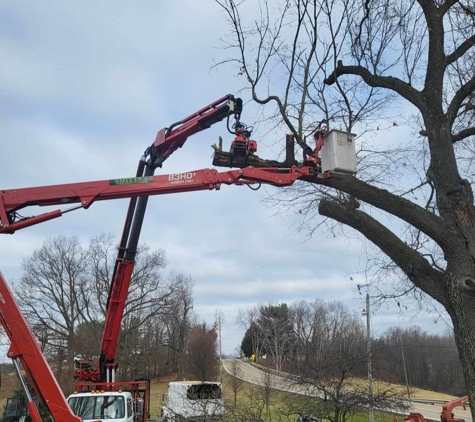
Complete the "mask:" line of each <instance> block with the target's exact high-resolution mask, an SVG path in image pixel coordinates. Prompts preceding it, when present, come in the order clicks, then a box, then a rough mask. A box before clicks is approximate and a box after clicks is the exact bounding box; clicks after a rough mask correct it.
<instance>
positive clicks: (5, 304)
mask: <svg viewBox="0 0 475 422" xmlns="http://www.w3.org/2000/svg"><path fill="white" fill-rule="evenodd" d="M0 311H1V312H0V324H1V325H2V326H3V329H4V330H5V333H6V334H7V336H8V338H9V340H10V348H9V349H8V353H7V356H8V357H9V358H11V359H12V360H13V363H14V365H15V368H16V370H17V374H18V376H19V378H20V381H21V382H22V384H24V381H23V378H22V375H21V371H20V369H19V366H18V362H20V363H21V364H22V367H23V369H24V370H25V372H26V374H27V376H28V379H29V380H30V382H31V384H32V387H33V388H34V389H35V392H36V394H37V395H38V397H40V398H41V399H42V402H43V403H44V404H46V406H47V407H48V409H49V411H50V413H51V415H52V416H53V419H54V421H55V422H82V419H81V418H79V417H77V416H76V415H74V414H73V412H72V411H71V409H70V407H69V405H68V403H67V402H66V399H65V398H64V396H63V394H62V392H61V388H60V387H59V385H58V383H57V382H56V379H55V377H54V375H53V373H52V372H51V369H50V367H49V365H48V362H46V359H45V358H44V356H43V354H42V353H41V349H40V347H39V345H38V343H37V342H36V339H35V337H34V335H33V333H32V332H31V331H30V328H29V327H28V324H27V322H26V321H25V318H24V317H23V315H22V314H21V312H20V309H19V308H18V305H17V303H16V302H15V299H14V298H13V295H12V294H11V292H10V289H9V288H8V285H7V283H6V281H5V279H4V278H3V275H2V274H1V273H0ZM24 391H25V393H27V391H28V390H27V389H24ZM27 400H28V404H27V407H28V411H29V413H30V415H31V418H32V420H33V422H41V418H40V415H39V413H38V409H37V408H36V405H35V403H34V402H33V401H32V400H31V397H28V395H27Z"/></svg>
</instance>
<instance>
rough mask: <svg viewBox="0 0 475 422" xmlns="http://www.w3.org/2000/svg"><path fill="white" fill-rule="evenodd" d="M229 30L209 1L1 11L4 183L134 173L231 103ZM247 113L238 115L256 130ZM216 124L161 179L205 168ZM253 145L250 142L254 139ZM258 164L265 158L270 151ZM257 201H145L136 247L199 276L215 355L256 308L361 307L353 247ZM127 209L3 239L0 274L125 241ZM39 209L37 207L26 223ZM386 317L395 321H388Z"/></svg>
mask: <svg viewBox="0 0 475 422" xmlns="http://www.w3.org/2000/svg"><path fill="white" fill-rule="evenodd" d="M228 31H229V27H228V25H227V24H226V22H225V21H224V19H222V14H221V11H220V10H219V8H218V7H217V6H216V4H215V3H214V2H211V1H210V2H202V1H200V2H198V1H196V0H187V1H180V2H157V1H156V2H147V1H135V2H130V1H125V0H120V1H118V0H114V1H112V0H109V1H101V2H74V1H60V0H57V1H53V0H50V1H44V2H37V1H33V0H29V1H22V2H3V3H2V4H0V61H1V63H2V66H1V69H0V127H1V128H2V150H3V152H2V154H1V155H0V175H1V187H2V188H3V189H5V188H14V187H26V186H38V185H47V184H59V183H70V182H76V181H87V180H96V179H110V178H115V177H125V176H131V175H133V174H134V173H135V168H136V164H137V161H138V159H139V158H140V156H141V154H142V152H143V151H144V149H145V148H146V147H147V146H148V145H150V144H151V143H152V142H153V140H154V138H155V134H156V132H157V130H159V129H161V128H162V127H164V126H167V125H169V124H170V123H172V122H175V121H177V120H180V119H182V118H183V117H185V116H187V115H189V114H190V113H192V112H193V111H195V110H198V109H200V108H201V107H203V106H204V105H206V104H208V103H209V102H211V101H213V100H215V99H217V98H219V97H221V96H222V95H224V94H227V93H236V92H237V91H238V89H239V88H240V82H241V81H240V80H239V79H237V77H236V75H235V74H233V73H232V72H231V71H230V70H229V68H228V69H224V68H223V69H221V70H218V71H210V68H211V66H212V65H213V63H214V60H217V61H219V60H221V59H223V58H225V57H227V55H228V52H226V51H222V50H220V49H216V48H215V47H217V46H219V45H220V43H219V38H220V37H222V36H224V35H225V34H226V33H227V32H228ZM255 115H256V108H255V107H254V106H252V105H247V106H246V108H245V110H244V115H243V119H244V120H245V121H246V122H248V123H253V120H255ZM220 135H221V136H223V137H224V138H225V142H227V145H229V141H230V138H231V135H229V134H228V133H227V131H226V129H225V126H224V124H223V125H217V126H216V127H213V128H212V129H210V130H208V131H206V132H203V133H200V134H198V135H196V136H194V137H193V138H192V139H190V140H189V141H188V143H187V145H186V146H185V148H183V150H180V151H177V152H176V153H175V155H174V156H173V157H172V158H170V160H169V161H168V162H167V163H166V164H165V166H164V169H163V170H160V173H174V172H182V171H189V170H192V169H199V168H206V167H209V166H210V165H211V158H210V157H211V152H212V150H211V148H210V147H209V145H210V144H211V143H213V142H215V141H216V140H217V138H218V136H220ZM256 138H257V139H259V133H256ZM259 154H260V155H262V156H269V158H273V157H274V156H275V155H274V154H275V153H274V152H273V151H272V149H271V148H267V149H266V148H261V149H260V152H259ZM262 192H265V191H260V192H257V193H256V192H251V191H250V190H249V189H247V188H245V187H228V186H223V187H222V188H221V191H220V192H198V193H189V194H180V195H171V196H160V197H156V198H153V199H151V200H150V205H149V209H148V211H147V216H146V221H145V224H144V230H143V235H142V241H143V242H145V243H148V244H150V245H152V246H153V247H156V248H164V249H166V250H167V255H168V260H169V267H168V270H170V271H183V272H185V273H188V274H190V275H191V276H193V277H194V279H195V280H196V288H195V296H196V306H195V309H196V310H197V312H198V313H199V314H200V317H201V318H203V319H206V320H208V321H212V319H213V314H214V310H215V309H216V308H219V309H221V310H223V312H224V313H225V314H226V317H227V322H226V324H225V325H224V328H223V340H224V344H223V345H224V350H225V351H226V352H232V351H233V350H234V348H235V347H236V346H237V345H238V344H239V343H240V340H241V337H242V329H240V328H239V327H237V326H236V324H235V321H234V319H235V317H236V315H237V310H238V309H239V308H240V307H246V306H250V305H252V304H255V303H258V302H264V301H269V300H270V301H286V302H289V303H290V302H292V301H294V300H301V299H312V298H315V297H319V298H323V299H329V300H330V299H339V300H343V301H345V303H347V304H349V305H350V306H352V307H355V308H357V307H360V305H358V303H362V302H361V300H360V299H359V298H357V299H355V298H354V297H355V293H354V291H353V290H354V286H355V284H356V278H355V281H353V282H350V281H349V280H348V277H347V274H348V273H351V272H354V271H355V270H357V269H359V266H360V262H359V261H360V260H361V252H360V249H359V244H358V243H357V242H356V241H351V240H347V239H338V238H337V239H333V238H326V237H322V238H320V237H319V238H315V239H313V240H311V241H307V242H305V241H304V240H305V239H304V238H303V237H302V236H301V235H298V234H296V233H295V232H294V231H293V229H292V228H291V227H292V222H293V217H292V216H286V217H283V216H277V217H276V216H274V212H273V211H272V210H270V209H267V208H265V207H264V206H263V204H262V201H261V199H262V197H263V196H262V195H261V194H260V193H262ZM126 208H127V200H119V201H111V202H105V203H97V204H94V205H93V206H92V207H91V209H89V210H86V211H84V210H80V211H76V212H75V213H73V214H68V215H65V216H64V217H62V218H60V219H58V220H55V221H51V222H48V223H44V224H41V225H39V226H36V227H32V228H28V229H25V230H24V231H20V232H18V233H16V234H15V235H14V236H3V237H2V239H1V242H2V246H3V247H2V251H3V252H2V254H1V255H0V269H2V271H3V272H4V274H5V276H6V277H7V278H8V279H14V278H16V277H19V275H20V273H21V270H20V266H21V259H22V257H25V256H28V255H29V254H31V253H32V252H33V250H34V249H35V248H38V247H39V246H41V244H42V242H43V241H44V240H45V239H46V238H47V237H50V236H55V235H58V234H65V235H78V236H80V238H81V239H82V240H83V241H84V242H85V243H86V242H87V241H88V239H89V238H90V237H91V236H93V235H95V234H97V233H99V232H100V231H105V232H111V233H115V234H116V235H117V236H119V235H120V231H121V229H122V224H123V219H124V217H125V212H126ZM41 211H45V210H38V209H35V210H34V213H39V212H41ZM391 321H394V318H392V319H391Z"/></svg>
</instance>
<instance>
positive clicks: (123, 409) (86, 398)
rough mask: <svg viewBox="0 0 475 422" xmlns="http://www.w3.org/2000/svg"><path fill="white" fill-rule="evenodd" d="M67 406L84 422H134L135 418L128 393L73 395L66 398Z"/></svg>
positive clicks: (134, 410) (112, 392) (130, 396)
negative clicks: (98, 421)
mask: <svg viewBox="0 0 475 422" xmlns="http://www.w3.org/2000/svg"><path fill="white" fill-rule="evenodd" d="M68 404H69V406H70V407H71V410H72V411H73V413H74V414H76V415H77V416H79V417H80V418H82V419H83V421H84V422H88V421H97V420H107V421H108V422H109V421H110V422H134V421H135V418H136V416H137V415H136V413H137V412H136V410H137V409H135V408H134V407H135V406H134V403H133V399H132V395H131V393H130V392H128V391H122V392H121V391H107V392H99V391H98V392H87V393H75V394H71V395H70V396H69V397H68Z"/></svg>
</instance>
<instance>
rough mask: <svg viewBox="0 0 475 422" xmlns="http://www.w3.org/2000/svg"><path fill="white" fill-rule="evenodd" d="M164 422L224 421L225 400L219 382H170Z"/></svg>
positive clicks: (163, 414)
mask: <svg viewBox="0 0 475 422" xmlns="http://www.w3.org/2000/svg"><path fill="white" fill-rule="evenodd" d="M162 412H163V413H162V418H161V420H162V422H178V421H184V420H189V421H222V420H223V417H224V402H223V395H222V388H221V384H220V383H219V382H199V381H176V382H171V383H169V384H168V397H167V400H166V405H165V406H164V407H163V409H162Z"/></svg>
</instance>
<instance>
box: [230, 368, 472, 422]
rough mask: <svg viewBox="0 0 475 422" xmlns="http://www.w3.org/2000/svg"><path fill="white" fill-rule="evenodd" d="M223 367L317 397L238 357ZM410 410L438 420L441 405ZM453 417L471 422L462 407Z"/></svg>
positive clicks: (257, 381)
mask: <svg viewBox="0 0 475 422" xmlns="http://www.w3.org/2000/svg"><path fill="white" fill-rule="evenodd" d="M222 362H223V367H224V369H225V370H226V372H227V373H228V374H230V375H235V376H237V377H238V378H241V379H242V380H244V381H246V382H249V383H251V384H256V385H266V384H267V385H272V387H273V388H275V389H277V390H282V391H288V392H291V393H297V394H307V395H310V396H314V397H319V394H318V392H317V391H316V390H313V391H312V389H310V390H309V389H308V388H304V387H302V386H298V385H293V384H292V383H291V382H290V381H289V380H288V379H286V378H284V377H279V376H277V375H269V374H267V373H266V372H264V371H261V370H259V369H258V368H256V367H255V366H252V365H250V364H249V363H246V362H244V361H242V360H240V359H223V360H222ZM410 411H411V412H418V413H422V414H423V415H424V416H425V417H426V418H430V419H435V420H439V419H440V411H441V405H440V404H436V405H431V404H424V403H415V402H412V403H411V408H410ZM454 413H455V417H456V418H462V419H464V420H465V422H472V416H471V413H470V410H463V409H462V408H457V409H455V412H454Z"/></svg>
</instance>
